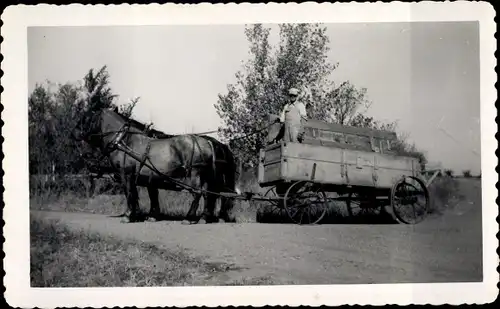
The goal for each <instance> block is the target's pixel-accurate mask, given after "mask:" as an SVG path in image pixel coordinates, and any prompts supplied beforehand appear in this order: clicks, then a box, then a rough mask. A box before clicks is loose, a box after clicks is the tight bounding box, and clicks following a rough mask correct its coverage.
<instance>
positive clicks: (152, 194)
mask: <svg viewBox="0 0 500 309" xmlns="http://www.w3.org/2000/svg"><path fill="white" fill-rule="evenodd" d="M148 194H149V200H150V201H151V207H150V208H149V215H148V221H150V222H156V221H157V220H158V217H159V214H160V202H159V200H158V189H157V188H154V187H148Z"/></svg>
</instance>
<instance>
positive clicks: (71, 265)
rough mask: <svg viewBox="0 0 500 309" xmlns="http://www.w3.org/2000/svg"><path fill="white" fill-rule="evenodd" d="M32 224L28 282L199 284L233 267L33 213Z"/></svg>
mask: <svg viewBox="0 0 500 309" xmlns="http://www.w3.org/2000/svg"><path fill="white" fill-rule="evenodd" d="M30 229H31V239H30V241H31V259H30V267H31V286H32V287H125V286H126V287H143V286H184V285H194V284H196V285H203V284H204V282H209V280H210V279H211V278H213V277H214V276H216V275H217V274H220V273H223V272H227V271H230V270H235V269H236V268H235V267H233V266H231V265H228V264H214V263H206V262H204V261H202V260H201V259H198V258H193V257H190V256H188V255H187V254H185V253H184V252H182V251H180V250H177V251H173V250H171V249H169V250H164V249H160V248H158V247H156V246H155V245H153V244H147V243H143V242H132V241H124V240H120V239H116V238H113V237H110V236H101V235H98V234H89V233H87V232H84V231H81V232H76V231H73V230H70V229H68V228H67V227H65V226H64V225H62V224H60V223H58V222H49V221H46V220H44V219H36V218H32V219H31V221H30ZM255 282H256V284H258V283H259V281H258V280H256V279H255ZM263 282H264V281H263ZM221 284H224V282H222V283H221Z"/></svg>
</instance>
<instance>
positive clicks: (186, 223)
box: [181, 220, 191, 225]
mask: <svg viewBox="0 0 500 309" xmlns="http://www.w3.org/2000/svg"><path fill="white" fill-rule="evenodd" d="M181 224H182V225H190V224H191V222H190V221H188V220H182V222H181Z"/></svg>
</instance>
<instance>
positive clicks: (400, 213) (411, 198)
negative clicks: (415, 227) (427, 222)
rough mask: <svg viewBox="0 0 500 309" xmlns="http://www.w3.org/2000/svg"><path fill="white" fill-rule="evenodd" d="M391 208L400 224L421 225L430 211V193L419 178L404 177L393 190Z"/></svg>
mask: <svg viewBox="0 0 500 309" xmlns="http://www.w3.org/2000/svg"><path fill="white" fill-rule="evenodd" d="M391 206H392V209H393V211H394V215H395V217H396V219H397V220H398V221H399V222H402V223H406V224H417V223H420V222H422V221H423V220H424V218H425V217H426V216H427V212H428V209H429V191H428V190H427V187H426V186H425V184H424V182H423V181H422V180H420V179H419V178H417V177H412V176H409V177H404V178H403V179H401V180H399V181H398V182H397V183H396V184H395V185H394V186H393V188H392V192H391Z"/></svg>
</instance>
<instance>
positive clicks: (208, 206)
mask: <svg viewBox="0 0 500 309" xmlns="http://www.w3.org/2000/svg"><path fill="white" fill-rule="evenodd" d="M216 202H217V196H216V195H213V194H207V195H205V207H204V208H203V214H202V215H201V219H200V221H199V222H198V223H200V224H205V223H207V222H213V221H214V217H215V216H214V211H215V203H216Z"/></svg>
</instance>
